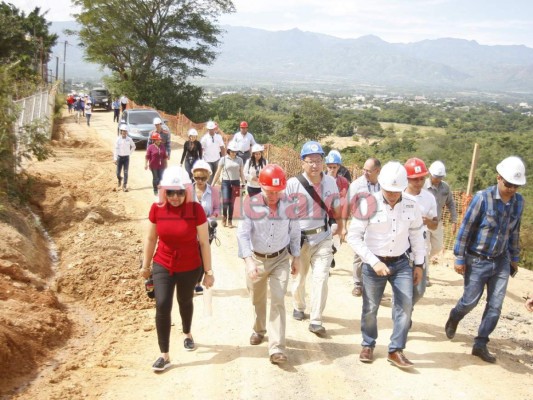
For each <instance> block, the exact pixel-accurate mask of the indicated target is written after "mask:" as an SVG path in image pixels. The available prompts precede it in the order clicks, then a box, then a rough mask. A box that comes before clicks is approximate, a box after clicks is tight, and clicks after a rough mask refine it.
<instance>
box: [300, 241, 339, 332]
mask: <svg viewBox="0 0 533 400" xmlns="http://www.w3.org/2000/svg"><path fill="white" fill-rule="evenodd" d="M331 245H332V240H331V237H330V238H327V239H324V240H323V241H321V242H320V243H317V244H315V245H314V246H310V245H309V243H308V242H307V241H305V242H304V244H303V246H302V248H301V250H300V265H301V269H300V272H299V273H298V275H297V276H296V278H295V279H294V282H293V284H292V298H293V306H294V309H295V310H298V311H305V281H306V278H307V273H308V272H309V268H311V273H312V276H311V311H310V320H311V322H310V323H311V324H314V325H322V313H323V312H324V308H325V307H326V300H327V298H328V278H329V269H330V265H331V260H332V259H333V250H332V248H331Z"/></svg>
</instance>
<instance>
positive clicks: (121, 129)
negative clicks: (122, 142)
mask: <svg viewBox="0 0 533 400" xmlns="http://www.w3.org/2000/svg"><path fill="white" fill-rule="evenodd" d="M118 129H119V130H120V131H128V125H126V124H120V126H119V127H118Z"/></svg>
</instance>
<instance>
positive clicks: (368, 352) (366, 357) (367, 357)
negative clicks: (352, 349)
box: [359, 346, 374, 363]
mask: <svg viewBox="0 0 533 400" xmlns="http://www.w3.org/2000/svg"><path fill="white" fill-rule="evenodd" d="M359 361H361V362H364V363H371V362H372V361H374V349H373V348H372V347H368V346H364V347H363V350H361V353H360V354H359Z"/></svg>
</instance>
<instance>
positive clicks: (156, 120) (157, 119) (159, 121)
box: [152, 117, 163, 125]
mask: <svg viewBox="0 0 533 400" xmlns="http://www.w3.org/2000/svg"><path fill="white" fill-rule="evenodd" d="M152 123H153V124H154V125H158V124H161V123H163V121H161V118H159V117H155V118H154V121H153V122H152Z"/></svg>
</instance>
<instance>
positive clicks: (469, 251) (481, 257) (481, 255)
mask: <svg viewBox="0 0 533 400" xmlns="http://www.w3.org/2000/svg"><path fill="white" fill-rule="evenodd" d="M468 254H470V255H471V256H472V257H477V258H480V259H482V260H485V261H492V260H495V259H497V258H500V257H501V256H502V255H503V253H502V254H498V255H497V256H494V257H489V256H484V255H483V254H479V253H478V252H476V251H472V250H468Z"/></svg>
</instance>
